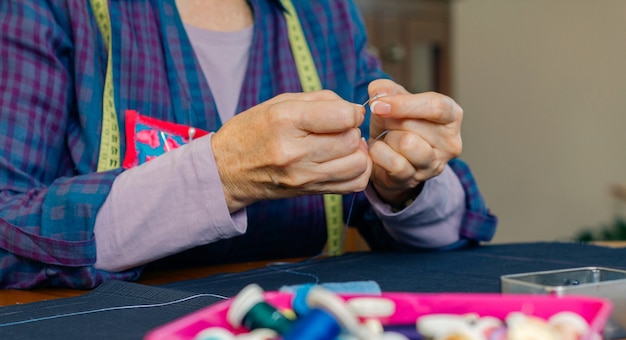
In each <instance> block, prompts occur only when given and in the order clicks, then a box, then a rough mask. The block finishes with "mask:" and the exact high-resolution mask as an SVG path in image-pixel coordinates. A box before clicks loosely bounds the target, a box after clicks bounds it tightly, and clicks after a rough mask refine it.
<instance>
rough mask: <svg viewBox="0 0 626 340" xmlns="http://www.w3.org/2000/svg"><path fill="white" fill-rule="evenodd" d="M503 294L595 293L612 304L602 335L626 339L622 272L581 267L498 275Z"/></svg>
mask: <svg viewBox="0 0 626 340" xmlns="http://www.w3.org/2000/svg"><path fill="white" fill-rule="evenodd" d="M500 283H501V291H502V292H503V293H523V294H547V295H554V296H566V295H576V296H597V297H601V298H605V299H608V300H610V301H611V302H612V303H613V315H612V317H611V318H610V320H609V321H608V323H607V325H606V328H605V332H604V336H605V338H607V339H618V338H626V271H624V270H618V269H611V268H603V267H581V268H572V269H563V270H551V271H540V272H531V273H523V274H514V275H504V276H502V277H501V278H500Z"/></svg>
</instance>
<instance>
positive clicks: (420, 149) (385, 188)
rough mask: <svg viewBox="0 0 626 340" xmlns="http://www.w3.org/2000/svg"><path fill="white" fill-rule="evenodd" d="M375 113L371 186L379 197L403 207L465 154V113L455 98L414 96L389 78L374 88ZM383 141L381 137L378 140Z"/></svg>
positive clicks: (373, 84)
mask: <svg viewBox="0 0 626 340" xmlns="http://www.w3.org/2000/svg"><path fill="white" fill-rule="evenodd" d="M368 92H369V95H370V98H374V99H373V100H372V101H371V102H370V108H371V111H372V116H371V121H370V140H369V153H370V157H371V158H372V161H373V163H374V164H373V166H374V167H373V169H372V174H371V177H370V178H371V181H372V184H373V185H374V188H375V189H376V191H377V193H378V195H379V196H380V198H381V199H382V200H383V201H385V202H386V203H388V204H391V205H392V206H394V205H399V204H402V203H403V202H405V201H407V200H408V199H411V198H414V197H415V196H416V195H417V194H418V193H419V191H420V190H421V188H422V184H423V183H424V182H425V181H426V180H428V179H430V178H432V177H435V176H437V175H439V174H440V173H441V172H442V171H443V170H444V168H445V166H446V164H447V163H448V161H450V160H451V159H453V158H455V157H458V156H459V155H460V154H461V151H462V149H463V146H462V144H463V143H462V141H461V122H462V120H463V110H462V109H461V107H460V106H459V105H458V104H457V103H456V102H455V101H454V100H453V99H451V98H450V97H447V96H445V95H442V94H439V93H434V92H426V93H418V94H412V93H409V92H408V91H407V90H406V89H404V87H402V86H400V85H398V84H396V83H395V82H393V81H391V80H387V79H380V80H375V81H373V82H372V83H370V85H369V88H368ZM377 137H378V138H377Z"/></svg>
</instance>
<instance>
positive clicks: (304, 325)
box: [282, 308, 341, 340]
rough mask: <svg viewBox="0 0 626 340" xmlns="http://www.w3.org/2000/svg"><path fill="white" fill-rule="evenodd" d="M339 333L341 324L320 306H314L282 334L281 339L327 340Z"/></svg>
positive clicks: (334, 337)
mask: <svg viewBox="0 0 626 340" xmlns="http://www.w3.org/2000/svg"><path fill="white" fill-rule="evenodd" d="M340 333H341V325H340V324H339V322H338V321H337V320H336V319H335V318H334V317H333V315H331V314H330V313H328V312H326V311H325V310H323V309H320V308H314V309H311V310H309V312H308V313H307V314H306V315H305V316H304V317H301V318H299V319H298V320H297V321H296V322H295V323H294V324H293V325H292V327H291V328H290V329H289V331H287V332H286V333H284V334H283V337H282V339H283V340H329V339H336V338H337V336H339V334H340Z"/></svg>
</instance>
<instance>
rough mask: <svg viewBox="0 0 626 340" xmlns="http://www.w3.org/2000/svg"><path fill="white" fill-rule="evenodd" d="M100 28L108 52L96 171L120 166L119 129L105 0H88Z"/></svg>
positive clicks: (109, 28) (108, 20)
mask: <svg viewBox="0 0 626 340" xmlns="http://www.w3.org/2000/svg"><path fill="white" fill-rule="evenodd" d="M90 1H91V8H92V9H93V12H94V15H95V17H96V22H97V23H98V28H100V33H101V34H102V38H103V39H104V43H105V44H106V45H107V50H108V53H109V56H108V60H107V69H106V75H105V78H104V94H103V98H102V133H101V135H100V153H99V155H98V171H106V170H111V169H115V168H117V167H119V166H120V131H119V127H118V124H117V114H116V113H115V94H114V93H113V52H112V49H113V47H112V42H111V18H110V15H109V7H108V3H107V0H90Z"/></svg>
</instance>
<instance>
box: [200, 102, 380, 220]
mask: <svg viewBox="0 0 626 340" xmlns="http://www.w3.org/2000/svg"><path fill="white" fill-rule="evenodd" d="M363 115H364V109H363V107H362V106H360V105H357V104H353V103H350V102H347V101H345V100H343V99H341V98H340V97H339V96H338V95H336V94H335V93H333V92H331V91H327V90H324V91H315V92H306V93H287V94H281V95H279V96H276V97H274V98H272V99H270V100H268V101H266V102H264V103H261V104H259V105H257V106H255V107H252V108H250V109H249V110H247V111H244V112H242V113H240V114H238V115H236V116H235V117H233V118H232V119H231V120H229V121H228V122H227V123H226V124H224V126H223V127H222V128H221V129H220V130H219V131H217V132H216V133H215V134H214V135H213V137H212V146H213V153H214V155H215V161H216V163H217V168H218V171H219V175H220V178H221V181H222V184H223V188H224V194H225V197H226V202H227V204H228V208H229V210H230V211H231V212H234V211H237V210H239V209H241V208H244V207H245V206H247V205H250V204H252V203H254V202H256V201H258V200H262V199H278V198H286V197H294V196H301V195H308V194H324V193H338V194H345V193H350V192H356V191H362V190H364V189H365V187H366V186H367V183H368V180H369V177H370V173H371V170H372V161H371V159H370V157H369V155H368V149H367V144H366V143H365V141H364V140H362V138H361V131H360V130H359V126H360V125H361V123H363V119H364V116H363Z"/></svg>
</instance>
